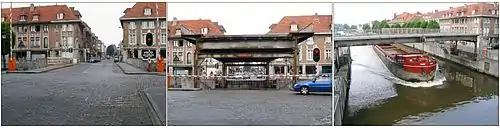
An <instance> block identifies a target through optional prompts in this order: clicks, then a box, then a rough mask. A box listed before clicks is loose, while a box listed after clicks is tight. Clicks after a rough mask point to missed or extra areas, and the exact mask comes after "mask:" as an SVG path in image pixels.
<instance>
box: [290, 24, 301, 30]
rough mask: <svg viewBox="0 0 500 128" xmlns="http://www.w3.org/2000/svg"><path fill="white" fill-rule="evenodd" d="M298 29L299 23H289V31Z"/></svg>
mask: <svg viewBox="0 0 500 128" xmlns="http://www.w3.org/2000/svg"><path fill="white" fill-rule="evenodd" d="M298 30H299V25H297V24H296V23H293V24H291V25H290V31H298Z"/></svg>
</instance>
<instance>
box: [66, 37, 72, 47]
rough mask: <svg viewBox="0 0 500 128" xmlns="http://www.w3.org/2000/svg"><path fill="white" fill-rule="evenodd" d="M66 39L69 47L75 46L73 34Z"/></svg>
mask: <svg viewBox="0 0 500 128" xmlns="http://www.w3.org/2000/svg"><path fill="white" fill-rule="evenodd" d="M66 41H67V43H68V46H69V47H73V46H74V45H73V37H71V36H70V37H67V40H66Z"/></svg>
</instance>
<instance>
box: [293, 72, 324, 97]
mask: <svg viewBox="0 0 500 128" xmlns="http://www.w3.org/2000/svg"><path fill="white" fill-rule="evenodd" d="M292 91H295V92H300V93H301V94H304V95H307V94H309V92H332V78H331V75H318V76H316V77H314V78H313V79H312V80H308V81H301V82H297V83H296V84H295V85H293V87H292Z"/></svg>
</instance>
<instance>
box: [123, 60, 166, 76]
mask: <svg viewBox="0 0 500 128" xmlns="http://www.w3.org/2000/svg"><path fill="white" fill-rule="evenodd" d="M116 65H118V67H119V68H120V69H121V70H122V71H123V73H125V74H127V75H158V76H165V74H166V73H164V72H147V71H144V70H142V69H139V68H136V67H134V66H132V65H130V64H127V63H116Z"/></svg>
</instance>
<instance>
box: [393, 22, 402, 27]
mask: <svg viewBox="0 0 500 128" xmlns="http://www.w3.org/2000/svg"><path fill="white" fill-rule="evenodd" d="M392 28H401V25H400V24H399V23H396V24H394V25H392Z"/></svg>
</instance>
